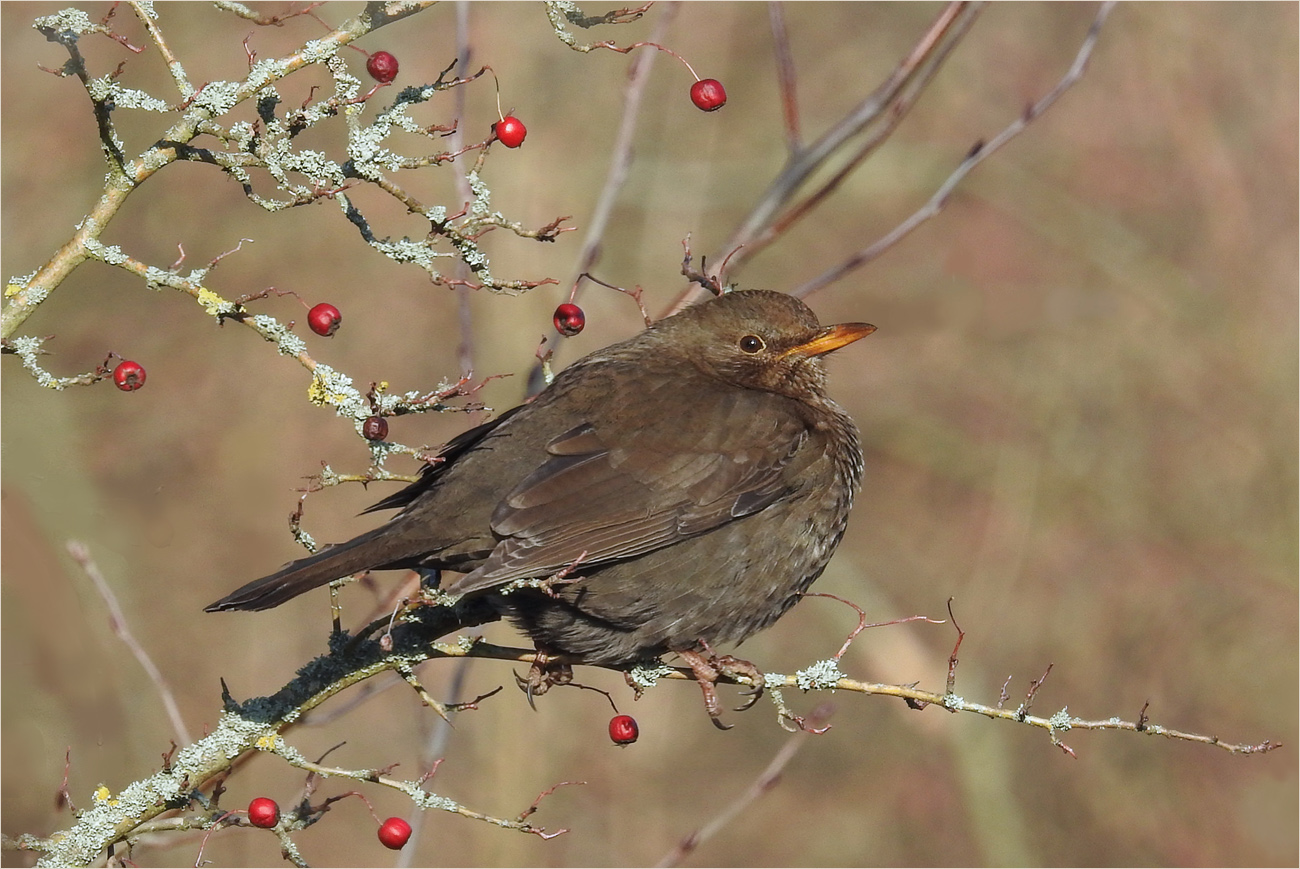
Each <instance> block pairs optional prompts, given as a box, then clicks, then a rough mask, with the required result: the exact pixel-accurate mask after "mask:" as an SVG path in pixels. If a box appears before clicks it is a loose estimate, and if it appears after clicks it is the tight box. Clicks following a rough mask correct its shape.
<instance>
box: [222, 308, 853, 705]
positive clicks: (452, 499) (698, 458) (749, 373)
mask: <svg viewBox="0 0 1300 869" xmlns="http://www.w3.org/2000/svg"><path fill="white" fill-rule="evenodd" d="M873 331H875V327H874V326H871V325H868V324H866V323H846V324H842V325H838V326H828V327H823V326H820V325H819V324H818V322H817V318H816V316H815V315H814V314H813V313H812V311H810V310H809V309H808V307H807V306H806V305H804V304H803V303H802V302H801V301H799V300H798V299H795V298H794V297H792V296H788V295H785V294H783V293H776V292H770V291H765V290H747V291H735V292H731V293H727V294H724V295H722V296H718V297H716V298H713V299H710V300H709V301H706V302H703V303H701V304H699V305H696V306H694V307H691V308H687V309H686V310H684V311H682V312H681V313H679V314H677V315H675V316H672V317H668V318H665V319H663V320H661V321H659V322H658V323H655V324H654V325H653V326H650V327H649V328H648V329H646V330H645V331H644V332H642V333H641V334H639V335H637V336H636V337H635V338H632V339H630V340H627V341H624V342H622V343H620V344H614V345H612V346H610V347H606V348H605V349H603V350H598V351H596V352H595V353H592V354H591V355H589V356H586V357H584V358H583V359H580V360H579V361H577V362H575V363H574V364H573V365H571V366H569V367H568V368H567V369H565V370H564V371H563V372H561V373H560V374H559V376H557V377H556V378H555V380H554V382H552V383H551V385H550V386H548V387H547V388H546V389H545V390H544V391H543V392H541V393H540V394H539V395H537V397H536V398H534V399H533V400H532V401H531V402H529V403H528V404H523V405H520V406H519V407H516V408H514V409H512V410H509V411H507V412H505V413H503V414H501V416H499V417H498V418H497V419H495V420H493V421H491V422H488V423H486V424H484V425H480V426H478V427H477V428H473V429H470V430H469V431H467V432H465V433H464V434H461V435H460V436H458V437H456V438H455V439H453V440H452V441H451V442H450V443H449V444H448V445H447V446H446V448H445V449H444V450H443V452H442V454H441V458H442V461H440V462H438V463H436V464H430V465H427V466H426V467H425V468H424V470H423V472H422V473H421V476H420V479H419V480H417V481H416V482H414V483H412V484H411V485H410V486H408V487H406V488H405V489H403V490H401V491H399V492H396V493H394V494H393V495H390V496H389V497H387V498H385V499H383V500H382V501H380V502H379V503H377V504H375V505H374V506H373V507H371V508H370V510H383V509H389V508H402V509H401V512H399V513H398V514H397V515H395V516H393V517H392V518H391V519H389V520H388V521H387V522H386V523H384V524H383V525H381V526H379V527H378V528H376V529H374V530H373V531H369V532H367V533H365V534H362V535H360V536H359V537H356V538H354V539H352V540H350V541H348V542H346V543H341V544H338V545H336V546H331V547H328V548H326V549H324V550H322V551H321V552H318V553H316V554H315V555H311V556H309V557H307V558H302V559H299V560H298V561H294V562H291V563H289V564H287V565H285V566H284V567H282V568H280V570H278V571H276V572H275V573H273V574H271V575H270V576H267V577H264V578H262V579H259V580H256V581H254V582H251V583H249V584H247V585H245V586H243V587H242V588H240V589H238V590H236V591H234V592H232V593H231V594H229V595H227V596H226V597H224V598H222V599H221V600H219V601H217V602H216V603H213V604H211V605H210V606H208V607H207V611H208V612H215V611H219V610H263V609H269V608H270V607H274V606H279V605H280V604H282V603H284V602H285V601H287V600H289V599H290V598H292V597H295V596H297V595H299V594H302V593H303V592H305V591H307V590H309V589H312V588H315V587H317V586H319V585H324V584H325V583H328V582H330V581H331V580H335V579H339V578H340V577H345V576H349V575H351V574H354V573H358V572H361V571H364V570H371V569H393V568H436V569H445V570H451V571H456V572H459V573H463V574H464V576H462V577H460V579H458V580H457V581H456V582H454V583H452V584H451V585H450V586H449V587H448V588H447V589H446V591H448V592H449V593H452V594H462V595H463V594H485V595H488V596H489V599H490V600H491V601H492V603H493V605H494V606H495V607H496V608H497V609H498V610H499V611H500V612H501V613H502V614H504V615H506V616H508V617H509V618H510V619H511V620H512V621H514V622H515V623H516V624H517V625H518V626H519V627H520V628H521V629H522V630H523V631H525V632H526V633H527V634H528V635H529V636H530V637H531V638H532V639H533V640H534V642H535V643H536V645H537V648H538V662H537V663H536V664H535V665H534V669H533V672H532V673H531V674H530V682H531V687H532V688H534V689H536V690H537V691H538V692H540V691H541V690H544V689H545V687H546V685H547V684H550V683H551V682H553V681H562V680H563V677H564V675H565V670H564V669H563V668H560V669H558V670H557V669H550V668H548V666H547V663H546V662H547V656H551V655H555V654H557V653H560V654H565V655H568V656H570V657H571V658H572V659H574V660H577V661H581V662H584V663H590V664H602V665H608V666H615V667H623V666H630V665H632V664H634V663H637V662H640V661H644V660H647V659H653V658H656V657H659V656H661V655H663V654H666V653H668V652H675V653H677V654H678V655H680V656H681V657H682V659H683V660H684V661H686V662H687V663H688V664H689V665H690V666H691V668H692V670H693V671H694V673H695V675H696V678H697V680H698V681H699V682H700V685H701V688H702V689H703V690H704V694H705V700H706V707H707V709H708V712H709V714H710V716H711V717H712V718H713V720H714V722H715V723H718V703H717V696H716V693H715V692H714V683H715V682H716V680H717V678H718V675H719V673H724V674H727V675H743V676H748V677H749V678H750V680H751V682H752V683H753V685H754V688H755V689H756V691H755V694H757V692H758V691H761V690H762V675H761V673H760V672H759V671H758V670H757V668H755V667H754V666H753V665H752V664H749V663H747V662H744V661H740V660H737V659H735V658H732V657H730V656H719V655H717V654H716V653H715V652H714V651H713V649H714V647H715V646H717V645H718V644H723V643H739V642H740V641H742V640H744V639H745V638H746V637H748V636H750V635H751V634H753V633H754V632H755V631H758V630H760V629H762V628H765V627H767V626H768V625H770V624H772V622H774V621H776V620H777V619H778V618H780V617H781V615H782V614H784V613H785V612H786V611H787V610H788V609H789V608H790V607H791V606H793V605H794V604H795V602H796V601H797V600H798V599H799V596H800V594H801V593H802V592H803V591H805V590H806V589H807V588H808V586H809V585H810V584H811V583H812V582H813V580H815V579H816V578H817V577H818V576H820V575H821V572H822V570H823V569H824V568H825V567H826V563H827V562H828V561H829V560H830V557H831V554H832V553H833V552H834V551H835V547H836V546H837V545H838V544H839V542H840V538H841V537H842V536H843V534H844V527H845V522H846V520H847V518H848V513H849V508H850V506H851V505H852V503H853V496H854V494H855V493H856V492H857V490H858V487H859V485H860V483H861V478H862V448H861V445H860V444H859V441H858V431H857V428H856V427H855V426H854V424H853V420H852V419H850V418H849V416H848V415H847V414H846V413H845V412H844V411H843V410H842V409H841V408H840V406H839V405H837V404H836V403H835V402H834V401H832V400H831V399H830V398H828V397H827V395H826V370H825V366H824V363H823V360H822V357H823V356H824V355H825V354H827V353H829V352H831V351H832V350H836V349H838V348H840V347H843V346H845V345H846V344H849V343H851V342H853V341H856V340H858V339H859V338H863V337H865V336H867V335H869V334H871V333H872V332H873ZM366 512H369V510H367V511H366ZM562 572H563V573H562ZM561 573H562V576H561V578H559V579H557V580H555V581H554V582H552V583H549V584H545V583H544V582H543V585H544V587H538V586H539V582H538V581H545V580H546V579H547V578H548V577H554V576H555V575H556V574H561ZM530 700H531V693H530ZM719 726H721V725H719Z"/></svg>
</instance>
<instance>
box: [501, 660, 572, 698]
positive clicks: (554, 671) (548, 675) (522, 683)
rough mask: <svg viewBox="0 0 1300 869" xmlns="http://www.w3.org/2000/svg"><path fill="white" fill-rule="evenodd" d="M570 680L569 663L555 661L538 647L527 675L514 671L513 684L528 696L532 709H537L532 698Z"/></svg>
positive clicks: (570, 667) (570, 668)
mask: <svg viewBox="0 0 1300 869" xmlns="http://www.w3.org/2000/svg"><path fill="white" fill-rule="evenodd" d="M572 681H573V667H572V666H570V665H569V664H558V663H556V662H555V660H554V656H553V655H551V654H548V653H547V652H545V651H543V650H541V649H538V650H537V654H536V655H535V656H534V657H533V664H532V666H531V667H529V668H528V675H527V676H520V675H519V674H518V673H515V684H516V685H518V686H519V690H521V691H523V692H524V694H525V695H526V696H527V697H528V705H529V706H531V707H532V708H533V709H534V710H536V709H537V704H536V703H535V702H534V700H533V698H535V697H540V696H542V695H543V694H545V693H546V692H547V691H549V690H551V687H552V686H554V685H567V684H569V683H570V682H572Z"/></svg>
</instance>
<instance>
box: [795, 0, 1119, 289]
mask: <svg viewBox="0 0 1300 869" xmlns="http://www.w3.org/2000/svg"><path fill="white" fill-rule="evenodd" d="M1114 6H1115V3H1114V0H1107V2H1105V3H1102V4H1101V8H1100V9H1098V10H1097V17H1096V18H1094V19H1093V22H1092V26H1091V27H1089V28H1088V35H1087V36H1085V37H1084V40H1083V44H1082V45H1080V46H1079V51H1078V53H1077V54H1076V55H1075V57H1074V63H1072V64H1071V65H1070V69H1069V71H1068V72H1066V74H1065V75H1064V76H1063V77H1062V78H1061V80H1060V81H1059V82H1057V84H1056V87H1054V88H1052V90H1051V91H1049V92H1048V94H1047V95H1046V96H1044V97H1043V98H1042V99H1040V100H1039V101H1038V102H1036V103H1033V104H1031V105H1029V106H1027V107H1026V108H1025V111H1024V113H1023V114H1022V115H1021V116H1020V117H1018V118H1016V119H1015V120H1014V121H1012V122H1011V124H1009V125H1008V126H1007V128H1006V129H1004V130H1003V131H1002V132H1001V133H998V135H997V136H995V137H994V138H993V139H992V140H990V141H988V142H977V143H976V144H975V146H974V147H973V148H971V150H970V152H969V153H968V154H967V155H966V159H965V160H963V161H962V162H961V164H960V165H958V167H957V168H956V169H955V170H953V173H952V174H951V175H949V176H948V179H947V180H946V181H944V182H943V184H942V185H941V186H940V187H939V189H938V190H937V191H935V193H934V195H933V196H931V197H930V199H929V201H928V202H926V203H925V205H923V206H922V207H921V208H920V209H918V210H917V211H916V213H914V214H913V215H912V216H911V217H909V218H907V219H906V220H904V221H903V222H902V223H900V224H899V225H898V226H896V227H894V229H893V230H891V231H890V232H889V233H888V234H886V235H885V236H884V237H883V238H881V239H880V240H878V241H876V242H875V243H874V244H871V245H868V246H867V247H865V248H863V249H862V250H860V251H858V252H857V253H855V254H853V255H852V256H851V257H849V258H848V259H847V260H845V261H844V262H842V263H840V264H839V265H837V266H835V267H834V268H831V269H827V270H826V271H825V272H823V273H822V274H820V275H818V276H817V277H815V278H813V279H812V280H810V281H806V282H805V283H803V284H800V285H799V286H798V287H796V288H795V289H793V290H791V291H790V294H791V295H793V296H799V297H803V296H807V295H809V294H810V293H814V292H816V291H817V290H820V289H821V288H822V287H825V286H826V285H828V284H832V283H834V282H835V281H838V280H839V279H840V278H842V277H844V276H845V275H847V274H848V273H849V272H852V271H853V270H854V269H858V268H861V267H862V266H863V265H865V264H866V263H869V262H871V261H872V260H873V259H875V258H876V257H878V256H880V255H881V254H882V253H884V252H885V251H886V250H888V249H889V248H891V247H893V246H894V245H895V244H897V243H898V242H899V240H901V239H902V238H904V237H906V236H907V235H908V234H909V233H910V232H912V230H914V229H916V228H917V227H918V226H920V225H921V224H922V223H925V222H926V221H927V220H929V219H930V218H932V217H934V216H935V215H936V214H938V213H939V212H940V211H942V210H943V207H944V206H945V205H947V204H948V198H949V197H950V196H951V195H952V192H953V190H954V189H955V188H956V187H957V185H958V184H960V183H961V181H962V179H964V178H965V177H966V176H967V175H968V174H969V173H970V171H971V170H972V169H974V168H975V167H976V166H978V165H979V164H980V163H982V162H984V160H985V159H986V158H987V157H989V156H990V155H992V154H993V153H994V152H996V151H997V150H998V149H1000V148H1001V147H1002V146H1003V145H1005V144H1006V143H1007V142H1009V141H1011V140H1012V139H1014V138H1015V137H1016V136H1018V135H1020V134H1021V133H1022V132H1024V130H1025V129H1026V128H1027V127H1028V126H1029V125H1030V124H1031V123H1033V122H1034V120H1035V119H1037V118H1038V116H1039V115H1041V114H1042V113H1043V112H1045V111H1047V110H1048V109H1049V108H1051V107H1052V104H1053V103H1055V102H1056V101H1057V100H1058V99H1060V97H1061V95H1062V94H1064V93H1065V92H1066V91H1067V90H1069V89H1070V87H1071V86H1073V85H1074V84H1075V82H1077V81H1079V80H1080V79H1081V78H1083V74H1084V72H1085V71H1086V70H1087V68H1088V61H1089V59H1090V58H1091V57H1092V51H1093V48H1094V47H1095V46H1096V44H1097V37H1098V35H1099V34H1100V33H1101V27H1102V25H1103V24H1104V23H1105V21H1106V16H1108V15H1109V14H1110V11H1111V9H1113V8H1114Z"/></svg>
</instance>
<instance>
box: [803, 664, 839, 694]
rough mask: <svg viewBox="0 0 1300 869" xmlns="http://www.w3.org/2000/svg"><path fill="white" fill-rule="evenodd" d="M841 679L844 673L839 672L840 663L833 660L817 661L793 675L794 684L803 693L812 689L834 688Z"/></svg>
mask: <svg viewBox="0 0 1300 869" xmlns="http://www.w3.org/2000/svg"><path fill="white" fill-rule="evenodd" d="M843 678H844V673H843V672H841V671H840V662H839V661H837V660H835V659H834V658H827V659H826V660H824V661H818V662H817V663H815V664H813V665H811V666H809V667H805V668H804V669H802V670H800V671H799V672H797V673H795V674H794V682H795V684H796V685H798V686H799V687H800V688H802V689H803V690H804V691H810V690H812V689H813V688H834V687H835V685H836V683H837V682H839V681H840V680H841V679H843Z"/></svg>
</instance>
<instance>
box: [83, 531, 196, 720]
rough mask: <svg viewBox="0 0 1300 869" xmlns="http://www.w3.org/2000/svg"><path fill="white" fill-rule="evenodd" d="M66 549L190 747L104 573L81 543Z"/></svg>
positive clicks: (168, 694) (157, 673)
mask: <svg viewBox="0 0 1300 869" xmlns="http://www.w3.org/2000/svg"><path fill="white" fill-rule="evenodd" d="M67 548H68V554H69V555H71V556H72V559H73V560H74V561H76V562H77V564H78V565H80V567H81V569H82V570H83V571H84V572H85V574H86V576H88V577H90V581H91V582H92V583H94V585H95V590H96V591H97V592H99V596H100V597H102V598H103V599H104V603H106V604H108V623H109V626H110V627H112V629H113V634H114V635H115V636H116V637H117V638H118V639H119V640H121V641H122V642H123V643H124V644H125V645H126V647H127V648H128V649H130V650H131V654H132V655H135V659H136V660H137V661H139V662H140V666H141V667H143V668H144V671H145V672H146V673H147V674H149V678H150V679H152V680H153V684H154V687H155V688H156V689H157V690H158V696H159V697H161V698H162V702H163V706H164V707H165V708H166V709H167V717H168V718H170V719H171V722H172V729H173V730H174V731H175V732H176V738H177V739H178V740H179V741H180V743H181V744H182V745H189V743H190V732H189V729H188V728H186V726H185V719H183V718H182V717H181V710H180V707H179V706H177V705H176V697H175V696H174V695H173V694H172V689H171V688H170V687H169V686H168V685H167V680H166V679H165V678H163V674H162V672H161V671H160V670H159V669H158V668H157V667H156V666H155V665H154V662H153V659H152V658H150V657H149V653H148V652H146V651H145V650H144V646H142V645H140V643H139V642H138V641H137V640H136V638H135V636H134V635H133V634H132V633H131V628H130V627H129V626H128V625H127V622H126V615H125V614H124V613H123V612H122V607H121V605H120V604H119V603H118V602H117V595H115V594H113V589H111V588H110V587H109V585H108V582H107V580H105V579H104V574H103V573H101V572H100V570H99V565H97V564H96V563H95V561H94V559H92V558H91V557H90V550H89V549H87V548H86V545H85V544H84V543H80V542H78V541H76V540H69V541H68V542H67Z"/></svg>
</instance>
